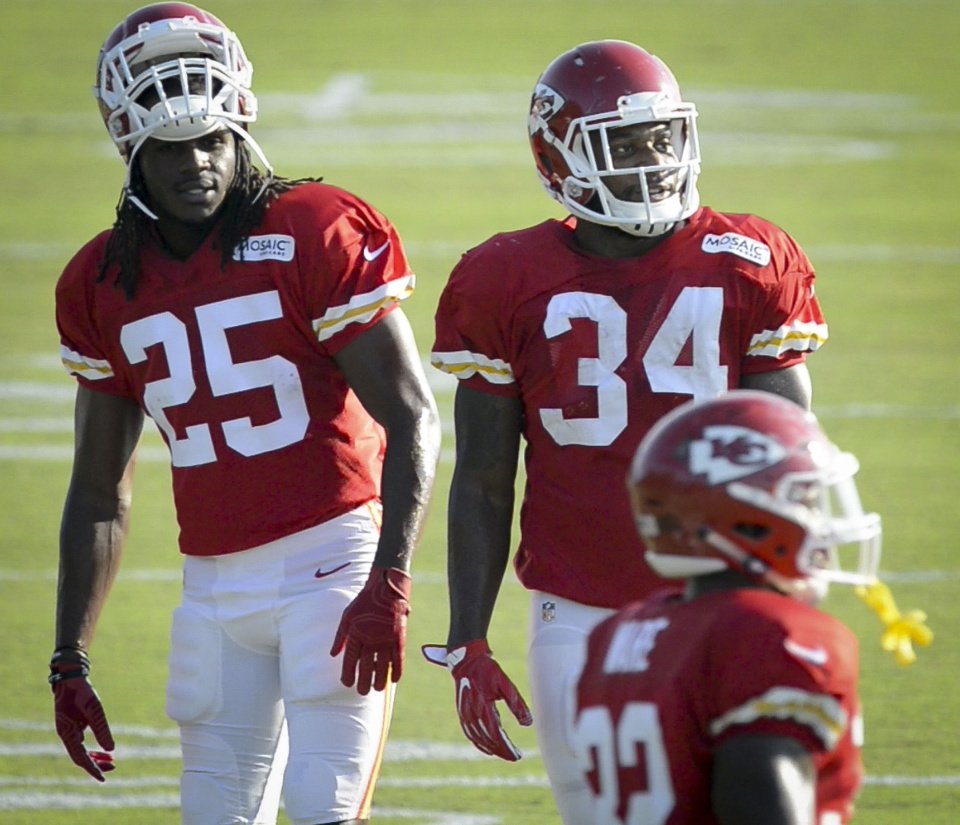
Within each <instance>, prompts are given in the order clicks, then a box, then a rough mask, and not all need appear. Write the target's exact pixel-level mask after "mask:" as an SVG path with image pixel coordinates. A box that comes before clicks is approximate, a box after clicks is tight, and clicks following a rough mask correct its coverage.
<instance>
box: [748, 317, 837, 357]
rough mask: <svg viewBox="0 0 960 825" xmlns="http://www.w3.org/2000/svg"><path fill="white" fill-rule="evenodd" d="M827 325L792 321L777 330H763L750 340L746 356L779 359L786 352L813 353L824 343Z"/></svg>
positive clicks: (826, 335) (826, 336)
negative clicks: (764, 356)
mask: <svg viewBox="0 0 960 825" xmlns="http://www.w3.org/2000/svg"><path fill="white" fill-rule="evenodd" d="M828 335H829V334H828V332H827V325H826V324H818V323H816V322H814V321H794V322H793V323H792V324H784V325H783V326H782V327H779V328H778V329H765V330H764V331H763V332H760V333H757V334H756V335H754V336H753V337H752V338H751V339H750V346H749V347H747V355H768V356H770V357H771V358H779V357H780V356H781V355H783V353H784V352H786V351H787V350H799V351H800V352H814V351H816V350H818V349H820V347H822V346H823V345H824V343H826V340H827V338H828Z"/></svg>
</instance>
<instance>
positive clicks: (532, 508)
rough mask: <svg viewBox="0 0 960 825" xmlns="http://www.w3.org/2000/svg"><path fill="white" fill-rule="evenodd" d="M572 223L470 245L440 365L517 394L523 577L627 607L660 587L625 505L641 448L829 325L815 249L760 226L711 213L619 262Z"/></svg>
mask: <svg viewBox="0 0 960 825" xmlns="http://www.w3.org/2000/svg"><path fill="white" fill-rule="evenodd" d="M574 225H575V219H574V218H569V219H568V220H566V221H557V220H551V221H547V222H546V223H542V224H540V225H538V226H535V227H533V228H530V229H526V230H521V231H519V232H513V233H506V234H502V235H498V236H496V237H494V238H493V239H491V240H489V241H487V242H486V243H485V244H483V245H482V246H480V247H478V248H476V249H474V250H472V251H471V252H469V253H467V255H465V256H464V258H463V259H462V261H461V262H460V264H459V266H458V267H457V268H456V270H455V271H454V273H453V274H452V275H451V278H450V281H449V284H448V286H447V288H446V291H445V292H444V294H443V297H442V299H441V302H440V307H439V310H438V312H437V337H436V342H435V344H434V349H433V356H432V358H433V362H434V364H435V365H436V366H439V367H440V368H441V369H443V370H445V371H448V372H450V373H452V374H453V375H455V376H457V377H458V378H459V379H461V381H462V382H463V383H464V384H466V385H468V386H471V387H475V388H477V389H479V390H480V391H482V392H488V393H495V394H498V395H504V396H511V397H517V398H519V399H521V401H522V404H523V410H524V413H525V419H524V430H523V435H524V438H525V439H526V441H527V444H528V447H527V456H528V460H527V463H526V470H527V485H526V488H527V491H528V492H527V495H526V496H525V497H524V501H523V508H522V510H521V516H520V530H521V533H520V547H519V550H518V553H517V558H516V569H517V574H518V576H519V578H520V581H521V582H522V583H523V584H524V585H525V586H526V587H528V588H529V589H531V590H542V591H546V592H549V593H551V594H553V595H556V596H561V597H564V598H567V599H573V600H574V601H577V602H580V603H583V604H588V605H595V606H600V607H617V606H619V605H622V604H624V603H625V602H626V601H627V600H629V599H630V598H631V594H635V593H636V592H637V590H638V589H639V590H640V591H645V590H648V589H649V588H650V587H653V586H655V584H656V583H657V582H658V581H659V579H657V577H656V576H655V575H654V574H653V572H652V571H651V570H650V569H649V567H648V566H647V565H646V563H645V562H644V561H643V558H642V555H638V554H637V552H636V548H635V547H634V543H635V539H633V538H631V537H630V535H629V534H628V533H627V532H626V528H627V527H629V526H630V524H631V520H630V515H629V506H628V504H627V502H625V501H624V500H623V496H621V495H619V493H620V491H621V490H622V489H623V474H624V471H625V469H624V468H625V467H626V466H627V465H628V464H629V461H630V457H631V456H632V454H633V450H634V449H635V447H636V445H637V443H638V442H639V441H640V438H641V437H642V436H643V435H644V434H645V433H646V432H647V430H649V429H650V427H651V426H652V424H653V423H654V422H655V421H657V420H658V419H659V418H660V417H662V416H663V415H664V413H666V412H668V411H670V410H671V409H673V408H674V407H675V406H676V405H677V403H678V402H679V401H683V400H686V399H688V398H690V397H691V396H692V397H695V398H708V397H712V396H714V395H717V394H719V393H721V392H724V391H726V390H728V389H732V388H734V387H738V386H739V385H740V383H741V378H742V377H743V376H744V375H747V374H752V373H760V372H767V371H770V370H778V369H783V368H785V367H789V366H792V365H794V364H798V363H801V362H802V361H803V359H804V357H805V356H806V354H807V353H808V352H811V351H813V350H815V349H817V348H818V347H819V346H820V345H821V343H823V341H824V339H825V338H826V335H827V331H826V326H825V324H824V321H823V316H822V314H821V310H820V307H819V304H818V303H817V300H816V297H815V295H814V285H813V282H814V274H813V270H812V267H811V266H810V263H809V261H808V260H807V257H806V256H805V255H804V253H803V251H802V250H800V249H799V248H798V246H797V245H796V243H795V242H794V241H793V240H792V239H791V238H790V237H789V236H788V235H787V234H786V233H785V232H783V231H782V230H780V229H778V228H777V227H776V226H774V225H772V224H770V223H768V222H767V221H765V220H762V219H761V218H757V217H755V216H750V215H726V214H721V213H718V212H714V211H713V210H711V209H708V208H706V207H703V208H701V209H700V210H699V211H697V212H696V213H695V214H694V215H693V216H692V217H691V218H690V220H689V221H688V222H687V224H686V226H684V227H683V228H682V229H680V230H679V231H677V232H675V233H673V234H672V235H670V236H669V237H668V238H666V239H664V240H663V241H662V242H661V243H659V244H658V245H657V246H656V247H654V248H653V249H652V250H651V251H649V252H648V253H646V254H645V255H643V256H642V257H638V258H628V259H623V260H609V259H603V258H599V257H596V256H593V255H589V254H585V253H584V252H583V251H582V250H580V249H578V248H577V246H576V244H575V243H574V240H573V226H574ZM599 512H603V513H604V517H603V518H597V517H596V514H597V513H599ZM600 560H602V563H600Z"/></svg>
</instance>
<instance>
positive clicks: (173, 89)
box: [94, 3, 270, 170]
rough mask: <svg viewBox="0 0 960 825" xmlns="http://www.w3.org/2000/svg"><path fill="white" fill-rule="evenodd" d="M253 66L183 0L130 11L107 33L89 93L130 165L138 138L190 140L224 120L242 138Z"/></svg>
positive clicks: (235, 43)
mask: <svg viewBox="0 0 960 825" xmlns="http://www.w3.org/2000/svg"><path fill="white" fill-rule="evenodd" d="M252 79H253V66H252V64H251V63H250V61H249V60H247V57H246V55H245V54H244V51H243V46H241V44H240V41H239V40H238V39H237V36H236V35H235V34H234V33H233V32H232V31H230V30H229V29H228V28H227V27H226V26H225V25H224V24H223V23H222V22H221V21H220V20H218V19H217V18H216V17H214V16H213V15H212V14H210V13H209V12H206V11H204V10H203V9H200V8H197V7H196V6H191V5H189V4H187V3H156V4H154V5H151V6H144V7H143V8H141V9H138V10H137V11H135V12H133V13H132V14H131V15H130V16H129V17H127V18H126V19H125V20H124V21H123V22H122V23H120V24H119V25H118V26H117V27H116V28H115V29H114V30H113V31H112V32H111V33H110V35H109V36H108V37H107V39H106V41H105V42H104V44H103V47H102V48H101V50H100V58H99V60H98V61H97V84H96V86H95V87H94V95H95V96H96V98H97V101H98V103H99V105H100V112H101V114H102V115H103V120H104V123H105V124H106V127H107V131H108V132H109V133H110V137H111V138H112V139H113V141H114V143H115V144H116V146H117V149H118V150H119V151H120V154H121V156H122V157H123V159H124V160H125V161H126V163H127V164H128V165H129V164H130V162H131V160H132V159H133V157H134V155H135V154H136V152H137V150H138V149H139V148H140V146H141V145H142V144H143V142H144V141H145V140H146V139H147V138H150V137H153V138H157V139H159V140H174V141H176V140H191V139H193V138H197V137H201V136H202V135H205V134H207V133H209V132H211V131H213V130H215V129H217V128H219V127H220V126H224V125H225V126H227V127H229V128H231V129H232V130H233V131H234V132H235V133H237V134H238V135H240V136H241V137H242V138H243V139H244V140H246V141H247V142H248V143H249V144H250V145H251V147H252V148H253V149H254V150H255V151H256V153H257V155H258V156H259V157H260V159H261V161H262V162H263V163H264V165H265V166H266V167H267V169H268V170H269V168H270V165H269V163H268V162H267V160H266V158H265V157H264V156H263V152H262V151H261V150H260V148H259V146H257V144H256V142H255V141H253V140H252V138H251V137H250V135H249V134H248V132H247V124H249V123H252V122H253V121H255V120H256V117H257V98H256V97H255V96H254V94H253V90H252V88H251V83H252Z"/></svg>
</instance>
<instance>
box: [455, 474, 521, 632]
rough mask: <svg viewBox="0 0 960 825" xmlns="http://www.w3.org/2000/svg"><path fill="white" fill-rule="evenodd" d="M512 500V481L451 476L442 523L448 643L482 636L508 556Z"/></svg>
mask: <svg viewBox="0 0 960 825" xmlns="http://www.w3.org/2000/svg"><path fill="white" fill-rule="evenodd" d="M513 505H514V495H513V486H512V485H507V486H503V487H502V488H489V487H486V486H483V485H474V484H470V483H469V482H464V481H463V480H462V478H460V477H459V476H457V477H455V480H454V483H453V485H452V486H451V490H450V506H449V511H448V526H447V539H448V550H447V577H448V580H449V597H450V630H449V633H448V636H447V647H448V648H453V647H457V646H459V645H462V644H464V643H465V642H468V641H472V640H474V639H482V638H486V635H487V631H488V629H489V626H490V619H491V617H492V616H493V609H494V605H495V604H496V601H497V595H498V593H499V592H500V584H501V583H502V581H503V576H504V573H505V572H506V569H507V563H508V561H509V558H510V533H511V528H512V523H513Z"/></svg>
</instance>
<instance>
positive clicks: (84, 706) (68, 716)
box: [49, 649, 115, 782]
mask: <svg viewBox="0 0 960 825" xmlns="http://www.w3.org/2000/svg"><path fill="white" fill-rule="evenodd" d="M89 673H90V660H89V659H87V656H86V654H85V653H84V652H83V651H82V650H72V649H71V650H69V651H57V652H56V653H54V654H53V659H51V661H50V679H49V681H50V686H51V687H52V688H53V712H54V717H55V720H56V726H57V735H58V736H59V737H60V739H61V740H62V741H63V744H64V747H65V748H66V749H67V753H68V754H69V755H70V758H71V759H72V760H73V761H74V763H75V764H76V765H79V766H80V767H81V768H83V769H84V770H85V771H86V772H87V773H88V774H90V776H92V777H93V778H94V779H96V780H97V781H98V782H103V781H104V776H103V775H104V773H106V772H107V771H112V770H113V769H114V767H115V766H114V764H113V756H112V754H109V753H104V752H103V751H88V750H87V749H86V748H85V747H84V746H83V731H84V729H85V728H87V727H89V728H90V730H91V731H93V735H94V736H96V738H97V742H99V743H100V747H102V748H104V749H105V750H108V751H112V750H113V749H114V747H115V745H114V742H113V734H112V733H110V725H109V724H107V717H106V714H104V712H103V705H101V704H100V697H99V696H97V692H96V691H95V690H94V689H93V685H91V684H90V682H89V681H87V676H88V675H89Z"/></svg>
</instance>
